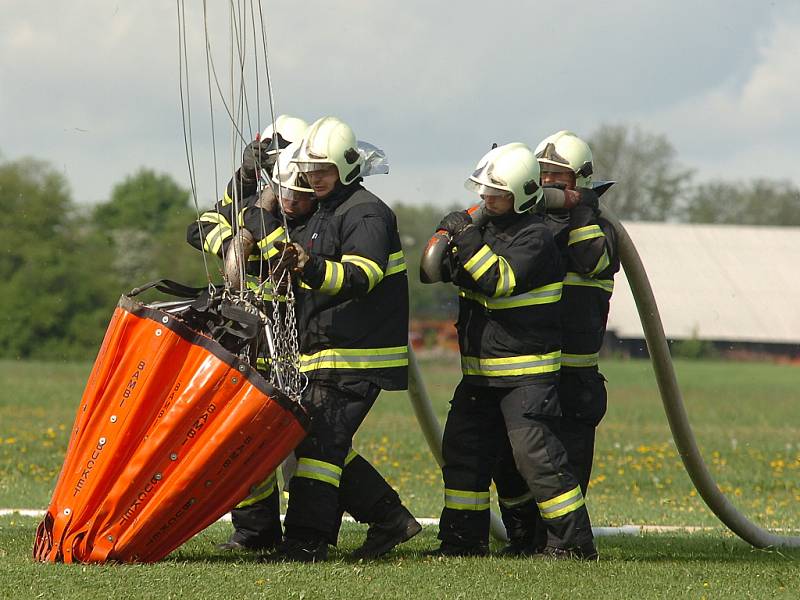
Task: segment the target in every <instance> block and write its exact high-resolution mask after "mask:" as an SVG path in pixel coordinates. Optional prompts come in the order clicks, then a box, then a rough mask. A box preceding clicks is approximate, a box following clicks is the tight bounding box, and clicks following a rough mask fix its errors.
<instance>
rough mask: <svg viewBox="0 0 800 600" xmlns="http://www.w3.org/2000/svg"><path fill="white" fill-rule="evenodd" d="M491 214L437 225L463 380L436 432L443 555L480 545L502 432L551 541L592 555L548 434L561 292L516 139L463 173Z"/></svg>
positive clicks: (534, 176)
mask: <svg viewBox="0 0 800 600" xmlns="http://www.w3.org/2000/svg"><path fill="white" fill-rule="evenodd" d="M466 186H467V188H468V189H470V190H473V191H475V192H477V193H478V194H479V195H480V196H481V197H482V198H483V200H484V203H485V208H486V212H487V213H488V215H489V220H488V223H487V224H486V225H482V226H476V225H473V223H472V220H471V218H470V217H469V216H468V214H467V213H466V212H465V211H461V212H454V213H450V214H448V215H447V216H446V217H445V218H444V219H443V220H442V223H441V224H440V225H439V228H440V229H445V230H447V231H448V232H450V234H451V236H452V247H451V253H450V257H451V263H450V266H449V271H450V274H449V278H450V279H451V280H452V282H453V283H454V284H455V285H457V286H458V287H459V297H460V298H459V314H458V322H457V323H456V328H457V330H458V337H459V346H460V351H461V367H462V372H463V378H462V380H461V383H460V384H459V385H458V387H457V388H456V390H455V392H454V395H453V399H452V401H451V407H450V412H449V414H448V417H447V423H446V425H445V431H444V440H443V455H444V466H443V468H442V473H443V478H444V485H445V492H444V494H445V505H444V509H443V511H442V516H441V520H440V525H439V539H440V540H441V542H442V543H441V546H440V548H439V549H438V550H437V551H435V554H440V555H459V556H463V555H483V554H486V553H488V541H489V485H490V482H491V479H492V473H493V468H494V466H495V462H496V460H497V457H498V453H499V451H500V450H501V448H502V447H503V445H504V443H505V440H508V441H509V442H510V444H511V447H512V448H513V457H514V461H515V464H516V468H517V469H518V470H519V472H520V473H522V476H523V478H524V480H525V482H526V483H527V485H528V487H529V488H530V489H531V490H534V492H533V493H534V497H535V501H536V503H537V505H538V508H539V510H540V511H541V513H542V515H544V516H545V522H546V526H547V533H548V545H549V546H550V547H551V548H553V549H555V550H557V551H564V552H574V553H576V554H581V555H584V556H587V557H591V556H596V551H595V549H594V543H593V539H592V531H591V524H590V522H589V515H588V513H587V511H586V507H585V506H584V500H583V494H582V493H581V489H580V485H579V484H578V481H577V480H576V479H575V478H574V477H573V476H572V475H571V474H570V473H569V471H568V470H567V468H566V460H567V459H566V452H565V451H564V447H563V446H562V445H561V443H560V442H559V440H558V438H557V437H556V436H555V434H554V432H553V428H554V425H555V423H557V421H558V418H559V417H560V416H561V410H560V408H559V402H558V395H557V384H558V372H559V367H560V362H561V347H560V342H561V333H560V328H561V327H560V317H559V299H560V298H561V293H562V285H563V284H562V281H563V278H564V271H563V266H562V260H561V257H560V256H559V252H558V250H557V247H556V245H555V242H554V240H553V235H552V233H551V232H550V230H549V229H548V227H547V225H546V224H545V222H544V219H543V217H542V216H541V215H538V214H535V213H533V212H531V211H530V208H531V207H532V206H533V205H534V204H535V203H536V201H537V200H538V199H539V198H540V197H541V194H542V192H541V190H540V188H539V166H538V163H537V161H536V158H535V156H534V154H533V152H532V151H531V150H530V148H528V147H527V146H526V145H524V144H519V143H514V144H507V145H505V146H500V147H499V148H495V149H493V150H491V151H490V152H489V153H488V154H487V155H486V156H484V157H483V158H482V159H481V161H480V162H479V163H478V165H477V168H476V170H475V172H474V173H473V175H472V176H471V177H470V178H469V179H468V180H467V182H466Z"/></svg>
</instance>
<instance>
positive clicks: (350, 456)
mask: <svg viewBox="0 0 800 600" xmlns="http://www.w3.org/2000/svg"><path fill="white" fill-rule="evenodd" d="M356 456H358V452H356V451H355V450H353V449H352V448H350V451H349V452H348V453H347V456H345V457H344V466H345V467H346V466H347V465H349V464H350V463H351V462H353V459H354V458H355V457H356Z"/></svg>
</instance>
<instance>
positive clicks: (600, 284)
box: [564, 273, 614, 294]
mask: <svg viewBox="0 0 800 600" xmlns="http://www.w3.org/2000/svg"><path fill="white" fill-rule="evenodd" d="M564 285H577V286H585V287H596V288H600V289H601V290H605V291H606V292H608V293H609V294H610V293H612V292H613V291H614V280H613V279H594V278H592V277H584V276H583V275H580V274H579V273H567V276H566V277H565V278H564Z"/></svg>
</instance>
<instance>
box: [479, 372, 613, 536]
mask: <svg viewBox="0 0 800 600" xmlns="http://www.w3.org/2000/svg"><path fill="white" fill-rule="evenodd" d="M558 397H559V403H560V404H561V412H562V417H561V419H560V420H559V422H558V427H557V428H554V432H555V433H556V435H557V437H558V439H559V440H560V441H561V443H562V445H563V446H564V449H565V450H566V452H567V464H568V469H569V471H570V472H571V473H573V474H574V475H575V477H576V478H577V480H578V482H579V483H580V486H581V492H582V493H583V495H584V496H586V493H587V491H588V488H589V479H590V478H591V474H592V463H593V460H594V442H595V430H596V429H597V426H598V425H599V424H600V421H601V420H602V419H603V416H605V414H606V408H607V404H608V397H607V394H606V386H605V378H604V377H603V375H602V374H601V373H600V372H599V371H598V370H597V367H589V368H562V369H561V378H560V382H559V386H558ZM493 477H494V482H495V485H496V487H497V495H498V496H499V498H500V513H501V515H502V517H503V523H504V524H505V527H506V532H507V533H508V536H509V538H510V539H512V540H525V541H526V542H527V543H533V544H534V545H536V546H539V547H542V546H544V545H545V543H546V542H547V540H546V530H545V526H544V523H543V521H542V518H541V515H540V514H539V510H538V507H537V506H536V502H535V500H533V494H532V493H531V492H530V491H529V488H528V484H527V483H526V481H525V479H524V478H523V477H522V475H520V472H519V471H518V470H517V467H516V464H515V462H514V457H513V452H512V449H511V446H510V444H505V446H504V448H502V449H501V451H500V454H499V459H498V462H497V465H496V466H495V470H494V476H493Z"/></svg>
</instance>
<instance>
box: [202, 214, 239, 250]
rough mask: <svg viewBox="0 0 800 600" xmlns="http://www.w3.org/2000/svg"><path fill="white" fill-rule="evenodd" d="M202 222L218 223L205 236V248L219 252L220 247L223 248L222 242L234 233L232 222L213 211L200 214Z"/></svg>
mask: <svg viewBox="0 0 800 600" xmlns="http://www.w3.org/2000/svg"><path fill="white" fill-rule="evenodd" d="M200 222H201V223H216V224H217V225H216V227H213V228H212V229H211V231H209V232H208V234H206V235H205V236H204V239H203V250H205V251H206V252H210V253H211V254H219V251H220V248H222V242H224V241H225V240H227V239H228V238H229V237H231V235H233V230H232V229H231V224H230V223H229V222H228V219H226V218H225V217H223V216H222V215H221V214H219V213H217V212H213V211H209V212H205V213H203V214H202V215H200Z"/></svg>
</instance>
